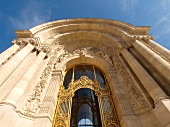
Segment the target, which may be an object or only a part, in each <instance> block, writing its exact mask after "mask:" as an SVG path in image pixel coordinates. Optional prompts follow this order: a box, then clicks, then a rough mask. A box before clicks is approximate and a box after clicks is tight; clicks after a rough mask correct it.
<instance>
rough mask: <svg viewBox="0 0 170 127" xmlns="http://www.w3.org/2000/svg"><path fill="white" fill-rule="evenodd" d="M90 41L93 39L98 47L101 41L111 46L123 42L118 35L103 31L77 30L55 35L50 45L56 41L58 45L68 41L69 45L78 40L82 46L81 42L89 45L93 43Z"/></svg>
mask: <svg viewBox="0 0 170 127" xmlns="http://www.w3.org/2000/svg"><path fill="white" fill-rule="evenodd" d="M92 41H93V43H98V44H97V45H96V46H98V47H99V46H101V45H102V43H104V44H103V45H108V46H110V47H113V48H115V47H116V43H117V42H120V43H124V42H123V41H122V40H121V39H120V38H119V37H115V36H109V35H107V34H105V33H99V32H88V31H77V32H72V33H67V34H63V35H61V36H59V37H57V38H56V39H55V37H54V40H53V41H52V43H51V45H54V44H55V43H56V42H57V43H59V44H60V45H64V44H65V43H66V44H68V43H69V46H73V45H75V43H78V42H79V43H80V44H79V45H81V46H83V45H84V44H81V43H83V42H84V43H85V44H86V45H87V44H89V46H90V45H94V44H93V43H91V42H92ZM89 42H90V43H89ZM99 44H100V45H99ZM124 44H125V43H124ZM76 45H78V44H76Z"/></svg>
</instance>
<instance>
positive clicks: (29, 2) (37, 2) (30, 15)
mask: <svg viewBox="0 0 170 127" xmlns="http://www.w3.org/2000/svg"><path fill="white" fill-rule="evenodd" d="M68 18H106V19H114V20H119V21H123V22H127V23H130V24H133V25H136V26H151V30H150V34H152V35H153V36H154V37H155V41H156V42H158V43H159V44H161V45H163V46H164V47H166V48H168V49H170V0H0V53H1V52H2V51H4V50H5V49H7V48H8V47H10V46H11V45H12V44H11V41H12V40H13V39H14V38H16V35H15V30H24V29H30V28H32V27H34V26H36V25H39V24H42V23H45V22H50V21H54V20H59V19H68Z"/></svg>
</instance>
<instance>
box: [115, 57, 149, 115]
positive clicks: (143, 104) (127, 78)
mask: <svg viewBox="0 0 170 127" xmlns="http://www.w3.org/2000/svg"><path fill="white" fill-rule="evenodd" d="M115 66H116V68H117V70H118V71H119V72H120V74H121V76H122V79H123V81H124V83H125V85H126V88H127V91H128V94H129V97H130V103H131V106H132V108H133V111H134V112H135V113H136V114H142V113H145V112H148V111H150V109H151V105H150V104H149V102H148V101H147V100H146V98H145V97H144V95H143V94H142V93H141V91H140V90H139V89H138V87H137V86H136V85H135V84H136V82H135V81H134V80H133V79H132V77H131V74H130V72H129V71H128V70H127V68H126V66H125V64H124V63H123V61H122V60H121V58H120V57H118V55H115Z"/></svg>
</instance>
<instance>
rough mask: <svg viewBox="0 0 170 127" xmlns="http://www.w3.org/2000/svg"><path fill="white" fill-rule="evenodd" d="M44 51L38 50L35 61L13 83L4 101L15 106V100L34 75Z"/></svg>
mask: <svg viewBox="0 0 170 127" xmlns="http://www.w3.org/2000/svg"><path fill="white" fill-rule="evenodd" d="M45 55H46V54H45V53H44V52H40V53H39V54H38V56H37V57H36V59H35V61H33V63H32V64H31V65H30V67H29V68H28V69H27V70H26V72H25V73H24V74H23V76H22V77H21V78H20V80H19V81H18V83H17V84H16V85H15V87H14V88H13V89H12V91H11V92H10V93H9V95H8V96H7V97H6V99H5V101H4V102H5V103H9V104H10V105H13V106H14V107H15V106H16V104H17V102H18V101H19V99H20V98H21V96H22V95H23V94H24V92H25V91H26V89H27V87H28V85H29V83H30V82H31V80H32V79H33V77H34V74H35V72H36V70H37V68H38V66H39V65H40V63H41V61H42V60H43V59H44V57H45Z"/></svg>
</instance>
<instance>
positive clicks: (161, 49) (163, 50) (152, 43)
mask: <svg viewBox="0 0 170 127" xmlns="http://www.w3.org/2000/svg"><path fill="white" fill-rule="evenodd" d="M144 41H146V42H147V43H148V44H149V45H150V46H152V47H153V48H155V49H156V50H158V51H159V52H161V53H162V54H163V55H164V56H166V57H167V58H168V59H170V51H169V50H168V49H166V48H164V47H163V46H161V45H159V44H158V43H156V42H155V41H153V40H150V39H149V40H146V39H144Z"/></svg>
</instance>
